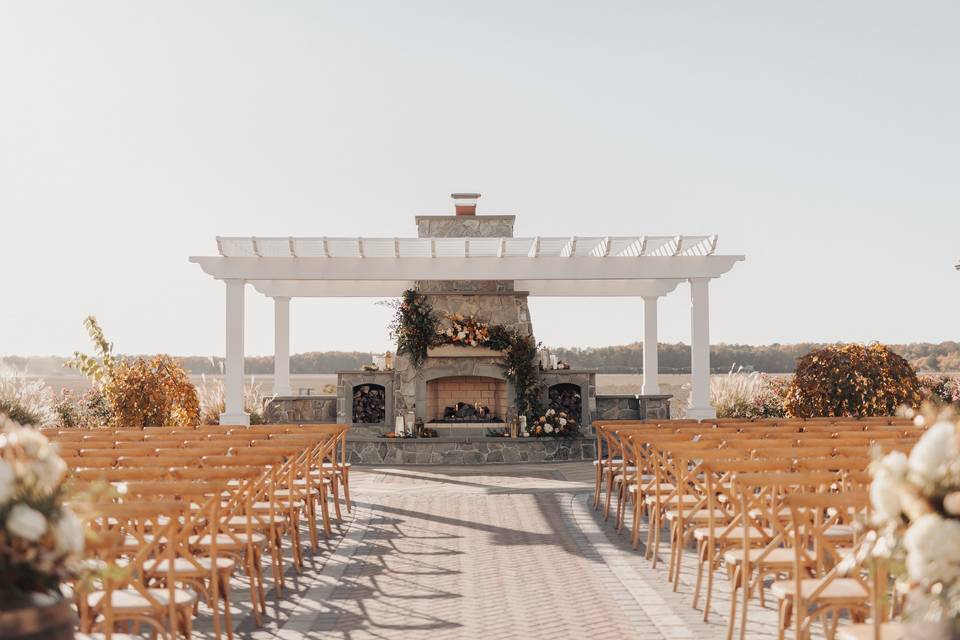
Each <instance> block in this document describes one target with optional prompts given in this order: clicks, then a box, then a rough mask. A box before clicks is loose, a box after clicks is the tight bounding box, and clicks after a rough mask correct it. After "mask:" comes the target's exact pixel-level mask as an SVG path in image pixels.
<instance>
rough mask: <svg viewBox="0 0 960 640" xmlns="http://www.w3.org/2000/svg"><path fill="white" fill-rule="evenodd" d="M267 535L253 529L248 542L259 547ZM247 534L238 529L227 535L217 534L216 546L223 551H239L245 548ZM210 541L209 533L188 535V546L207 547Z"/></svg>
mask: <svg viewBox="0 0 960 640" xmlns="http://www.w3.org/2000/svg"><path fill="white" fill-rule="evenodd" d="M266 541H267V537H266V536H265V535H263V534H262V533H257V532H256V531H254V532H253V533H252V534H251V536H250V544H252V545H253V546H255V547H261V546H263V545H264V543H266ZM246 542H247V534H246V533H243V532H241V531H238V532H236V533H234V534H232V535H227V534H226V533H218V534H217V548H218V549H222V550H223V551H240V550H243V549H245V548H246ZM211 543H212V540H211V538H210V534H209V533H208V534H206V535H203V536H190V546H191V547H198V548H205V547H209V546H210V544H211Z"/></svg>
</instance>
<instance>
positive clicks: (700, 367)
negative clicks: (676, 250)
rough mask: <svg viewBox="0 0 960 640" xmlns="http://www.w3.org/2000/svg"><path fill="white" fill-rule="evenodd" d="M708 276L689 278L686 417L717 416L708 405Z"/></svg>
mask: <svg viewBox="0 0 960 640" xmlns="http://www.w3.org/2000/svg"><path fill="white" fill-rule="evenodd" d="M709 282H710V279H709V278H690V378H691V388H690V406H689V408H687V417H688V418H698V419H704V418H716V417H717V412H716V411H714V409H713V407H712V406H710V297H709V292H708V288H707V287H708V283H709Z"/></svg>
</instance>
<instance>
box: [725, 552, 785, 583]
mask: <svg viewBox="0 0 960 640" xmlns="http://www.w3.org/2000/svg"><path fill="white" fill-rule="evenodd" d="M793 554H794V551H793V549H771V550H770V551H767V552H765V550H764V549H750V552H749V556H750V565H751V566H752V567H756V566H758V565H759V566H761V567H763V568H771V567H776V568H780V569H792V568H793V562H794V557H793ZM761 555H763V559H762V560H760V559H758V558H760V556H761ZM723 561H724V562H725V563H727V564H728V565H737V564H740V563H741V562H743V551H742V550H740V549H737V550H736V551H727V552H726V553H724V554H723ZM791 584H792V583H791Z"/></svg>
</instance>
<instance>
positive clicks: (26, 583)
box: [0, 420, 84, 609]
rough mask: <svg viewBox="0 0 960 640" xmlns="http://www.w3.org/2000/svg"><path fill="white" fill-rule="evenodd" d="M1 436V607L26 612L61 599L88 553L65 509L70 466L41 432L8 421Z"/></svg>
mask: <svg viewBox="0 0 960 640" xmlns="http://www.w3.org/2000/svg"><path fill="white" fill-rule="evenodd" d="M2 427H3V429H2V432H0V603H3V607H2V608H7V609H9V608H16V607H17V606H28V605H29V603H30V601H31V598H32V597H34V596H37V595H40V594H43V595H50V594H54V595H58V594H59V587H60V583H61V582H62V581H63V580H64V579H66V578H68V577H70V576H72V575H75V573H74V569H75V568H76V563H77V562H78V561H79V557H80V554H81V552H82V551H83V548H84V530H83V525H82V524H81V521H80V518H79V517H78V516H77V515H76V514H75V513H74V512H73V511H72V510H71V509H70V507H68V506H67V505H66V504H65V491H64V476H65V474H66V470H67V466H66V464H65V463H64V461H63V459H62V458H61V457H60V456H59V455H57V452H56V450H55V448H54V447H53V446H52V445H51V444H50V443H49V442H47V439H46V438H45V437H44V436H43V435H42V434H41V433H39V432H38V431H35V430H33V429H29V428H26V427H21V426H20V425H17V424H16V423H13V422H11V421H9V420H6V421H5V422H4V424H3V425H2Z"/></svg>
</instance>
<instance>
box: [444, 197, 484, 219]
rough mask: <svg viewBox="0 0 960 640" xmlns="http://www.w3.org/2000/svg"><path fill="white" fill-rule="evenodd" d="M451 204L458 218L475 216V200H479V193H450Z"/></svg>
mask: <svg viewBox="0 0 960 640" xmlns="http://www.w3.org/2000/svg"><path fill="white" fill-rule="evenodd" d="M450 197H451V198H453V204H454V207H455V208H456V211H457V215H458V216H475V215H477V200H479V199H480V194H479V193H451V194H450Z"/></svg>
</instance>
